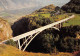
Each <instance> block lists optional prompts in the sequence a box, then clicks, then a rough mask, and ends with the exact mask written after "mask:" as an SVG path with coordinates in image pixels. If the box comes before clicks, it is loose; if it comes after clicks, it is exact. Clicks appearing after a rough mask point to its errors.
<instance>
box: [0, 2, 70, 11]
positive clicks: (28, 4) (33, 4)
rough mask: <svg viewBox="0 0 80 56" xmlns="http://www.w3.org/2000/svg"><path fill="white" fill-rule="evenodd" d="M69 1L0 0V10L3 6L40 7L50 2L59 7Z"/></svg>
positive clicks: (18, 7) (10, 7)
mask: <svg viewBox="0 0 80 56" xmlns="http://www.w3.org/2000/svg"><path fill="white" fill-rule="evenodd" d="M69 1H70V0H0V10H4V8H5V9H7V10H15V9H22V8H35V7H36V8H41V7H44V6H47V5H50V4H54V5H55V6H60V7H61V6H63V5H64V4H66V3H68V2H69ZM1 4H2V5H3V6H2V5H1Z"/></svg>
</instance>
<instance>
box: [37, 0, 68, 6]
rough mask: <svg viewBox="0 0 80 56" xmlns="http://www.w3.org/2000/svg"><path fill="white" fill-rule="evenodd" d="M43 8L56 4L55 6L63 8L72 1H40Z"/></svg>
mask: <svg viewBox="0 0 80 56" xmlns="http://www.w3.org/2000/svg"><path fill="white" fill-rule="evenodd" d="M38 1H39V2H40V3H41V5H42V6H45V5H48V4H54V5H55V6H60V7H61V6H63V5H64V4H66V3H68V2H69V1H70V0H38Z"/></svg>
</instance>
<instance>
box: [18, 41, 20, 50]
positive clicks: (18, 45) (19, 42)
mask: <svg viewBox="0 0 80 56" xmlns="http://www.w3.org/2000/svg"><path fill="white" fill-rule="evenodd" d="M18 46H19V50H21V47H20V40H18Z"/></svg>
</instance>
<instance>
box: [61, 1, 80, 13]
mask: <svg viewBox="0 0 80 56" xmlns="http://www.w3.org/2000/svg"><path fill="white" fill-rule="evenodd" d="M62 9H63V10H65V11H67V12H75V13H80V0H71V1H70V2H69V3H67V4H66V5H64V6H62Z"/></svg>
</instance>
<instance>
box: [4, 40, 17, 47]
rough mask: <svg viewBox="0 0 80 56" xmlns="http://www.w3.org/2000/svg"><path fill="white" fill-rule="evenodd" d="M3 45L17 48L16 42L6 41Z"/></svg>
mask: <svg viewBox="0 0 80 56" xmlns="http://www.w3.org/2000/svg"><path fill="white" fill-rule="evenodd" d="M5 44H7V45H11V46H14V47H17V48H18V45H17V43H16V42H14V41H13V40H11V39H10V40H8V41H7V42H6V43H5Z"/></svg>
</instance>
